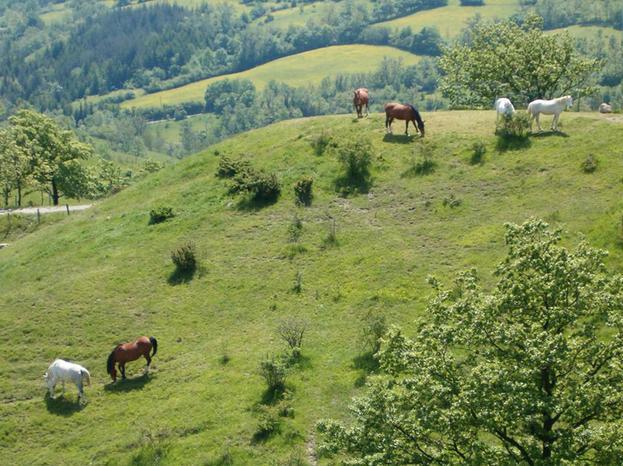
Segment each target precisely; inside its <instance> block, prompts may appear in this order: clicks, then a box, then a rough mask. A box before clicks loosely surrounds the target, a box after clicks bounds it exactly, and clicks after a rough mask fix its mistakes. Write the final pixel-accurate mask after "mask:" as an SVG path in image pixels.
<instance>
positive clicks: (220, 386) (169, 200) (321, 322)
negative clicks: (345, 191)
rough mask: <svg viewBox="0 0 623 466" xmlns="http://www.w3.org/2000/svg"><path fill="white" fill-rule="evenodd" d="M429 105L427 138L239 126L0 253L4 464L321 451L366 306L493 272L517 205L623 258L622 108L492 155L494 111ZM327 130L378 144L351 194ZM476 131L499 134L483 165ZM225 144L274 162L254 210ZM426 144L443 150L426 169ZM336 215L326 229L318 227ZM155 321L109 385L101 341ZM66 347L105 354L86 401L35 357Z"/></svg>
mask: <svg viewBox="0 0 623 466" xmlns="http://www.w3.org/2000/svg"><path fill="white" fill-rule="evenodd" d="M424 118H425V120H426V124H427V137H426V139H425V140H419V139H418V138H416V139H414V140H412V139H407V138H405V137H403V136H399V135H398V134H400V133H401V125H399V124H398V123H397V124H396V126H395V132H396V134H397V135H396V136H393V137H391V136H385V135H384V129H383V118H382V117H381V116H380V115H378V114H376V115H371V117H370V118H369V119H363V120H353V119H352V118H351V117H350V116H334V117H322V118H311V119H301V120H291V121H286V122H282V123H279V124H276V125H272V126H269V127H266V128H263V129H259V130H255V131H252V132H249V133H244V134H241V135H238V136H236V137H234V138H231V139H228V140H225V141H223V142H221V143H220V144H218V145H216V146H213V147H211V148H210V149H209V150H207V151H205V152H203V153H201V154H197V155H195V156H192V157H189V158H188V159H185V160H183V161H181V162H180V163H178V164H175V165H173V166H169V167H167V168H165V169H164V170H162V171H160V172H158V173H157V174H154V175H152V176H150V177H148V178H146V179H145V180H143V181H142V182H140V183H138V184H136V185H134V186H131V187H130V188H128V189H126V190H125V191H123V192H121V193H119V194H118V195H115V196H114V197H112V198H110V199H108V200H106V201H103V202H101V203H100V204H99V205H97V206H96V207H95V208H93V209H92V210H91V211H88V212H84V213H82V214H79V215H75V216H71V217H70V218H66V219H64V220H62V221H60V223H57V224H54V225H49V226H45V227H43V228H41V229H39V230H38V231H37V232H35V233H33V234H31V235H29V236H27V237H25V238H22V239H20V240H18V241H17V242H15V243H14V244H12V245H11V246H10V247H9V248H7V249H4V250H0V294H1V295H2V297H3V298H2V302H1V304H0V307H1V312H0V352H1V353H2V354H3V358H2V359H1V360H0V418H1V419H2V420H3V422H2V423H0V448H1V449H2V451H3V461H5V462H6V463H7V464H50V463H55V464H60V463H62V464H90V463H93V464H154V463H156V462H158V464H176V465H178V464H189V465H190V464H193V465H194V464H305V463H306V462H313V461H312V460H314V461H315V453H314V452H315V449H316V445H317V442H318V441H319V439H318V438H316V436H315V434H314V424H315V422H316V421H317V420H318V419H319V418H322V417H327V416H331V417H337V418H346V417H347V416H348V412H347V409H346V407H347V405H348V403H349V400H350V397H351V396H352V395H354V394H356V393H357V392H358V391H359V390H361V385H362V383H363V381H364V380H365V378H366V376H367V372H366V370H365V366H362V364H361V358H358V356H360V355H361V353H362V348H361V344H360V341H359V336H360V333H361V330H362V326H363V324H362V319H363V318H364V316H365V315H366V314H367V313H368V312H377V313H382V314H383V315H385V316H386V318H387V320H388V321H389V322H390V323H399V324H401V325H402V326H403V327H404V328H405V329H406V330H407V331H408V330H409V329H412V322H413V318H414V316H416V315H419V314H421V313H422V312H424V309H425V301H426V297H427V296H428V295H429V294H430V290H429V289H428V287H427V285H426V284H425V277H426V276H428V275H429V274H434V275H436V276H437V277H438V278H440V279H441V280H444V281H447V280H448V279H449V277H450V276H451V275H452V274H453V273H454V272H456V271H459V270H463V269H465V268H468V267H477V268H478V269H479V270H480V273H481V276H482V278H483V280H484V282H485V283H491V272H492V269H493V267H494V264H495V263H496V262H497V261H498V259H499V258H500V257H501V256H502V254H503V252H504V246H503V237H502V236H503V223H504V222H509V221H510V222H523V221H524V220H525V219H526V218H528V217H531V216H536V217H541V218H545V219H547V220H548V221H549V222H550V223H552V224H554V225H557V226H560V227H561V228H563V231H564V237H565V240H566V241H567V242H573V243H575V242H576V241H577V240H578V239H579V238H580V237H582V235H585V236H586V238H587V239H588V241H589V242H590V243H591V244H592V245H594V246H599V247H603V248H606V249H608V250H610V257H609V259H608V262H609V263H610V265H611V266H613V267H616V268H619V269H620V267H621V259H622V258H623V238H622V237H621V213H622V211H623V203H622V202H621V199H623V197H622V192H623V184H622V183H621V174H622V173H623V158H622V157H621V153H620V144H619V142H620V140H621V138H622V137H623V125H622V124H621V121H620V119H618V120H617V119H616V118H617V117H616V116H614V117H604V116H601V115H599V114H582V113H580V114H574V113H565V114H564V115H563V116H562V118H561V121H562V124H563V130H564V131H565V132H564V133H561V134H550V133H544V134H541V135H535V136H533V137H532V138H531V139H530V146H529V147H527V148H524V149H521V150H516V151H507V152H498V151H496V141H495V137H494V136H493V134H492V133H493V124H494V120H495V115H494V114H493V112H489V111H487V112H464V111H457V112H436V113H432V114H427V115H424ZM323 133H324V134H325V135H330V136H331V138H332V139H333V141H334V142H335V143H337V144H344V143H345V142H347V141H353V140H361V139H362V138H370V140H371V142H372V147H373V150H374V153H375V157H374V161H373V169H372V175H373V182H372V186H371V188H370V190H369V191H368V192H367V193H366V194H360V195H353V196H350V197H341V196H339V195H338V194H337V193H336V189H335V181H336V177H337V176H338V173H339V166H338V163H337V161H336V159H335V157H334V156H333V155H332V154H331V153H330V152H327V153H325V154H323V155H320V156H317V155H315V154H314V153H313V150H312V148H311V146H310V142H311V141H312V140H313V139H314V138H316V137H318V136H319V135H320V134H323ZM478 141H482V142H483V143H484V144H485V145H486V147H487V153H486V155H485V159H484V163H482V164H478V165H472V164H470V155H471V151H472V149H471V146H472V144H473V143H474V142H478ZM589 153H591V154H594V155H595V156H596V158H597V160H598V168H597V171H596V172H595V173H592V174H585V173H583V172H582V170H581V168H580V164H581V162H582V161H584V160H585V158H586V157H587V155H588V154H589ZM216 154H226V155H228V156H230V157H232V158H238V157H246V158H248V160H249V161H250V163H251V164H252V165H253V166H255V167H257V168H262V169H265V170H268V171H273V172H275V173H276V174H277V176H278V178H279V179H280V181H281V183H282V187H283V194H282V196H281V198H280V199H279V201H278V202H276V203H275V204H273V205H269V206H264V207H260V206H254V205H250V204H247V203H244V202H242V203H241V202H240V201H239V200H237V199H235V198H232V197H230V196H229V195H227V183H226V182H225V181H223V180H220V179H218V178H216V177H215V170H216V167H217V163H218V156H217V155H216ZM424 155H427V156H429V157H431V158H432V159H433V161H434V162H435V163H436V166H435V169H434V171H433V172H432V173H430V174H428V175H424V176H414V175H413V164H414V163H415V162H416V161H418V160H420V159H421V158H422V157H423V156H424ZM301 175H311V176H313V177H314V180H315V181H314V201H313V204H312V206H311V207H308V208H296V207H295V206H294V202H293V194H292V184H293V182H294V181H295V180H296V179H297V178H298V177H300V176H301ZM448 199H450V200H452V202H448ZM160 205H168V206H171V207H172V208H173V209H174V211H175V213H176V216H175V217H174V218H173V219H171V220H169V221H167V222H165V223H162V224H159V225H152V226H149V225H148V212H149V209H151V208H153V207H155V206H160ZM295 213H296V215H297V216H298V217H299V219H300V220H301V221H302V222H303V230H302V236H301V239H300V243H299V247H297V248H293V246H292V244H291V243H289V242H288V229H289V226H290V225H291V224H292V219H293V216H294V214H295ZM333 221H335V225H336V234H337V245H333V246H331V245H328V244H327V243H326V242H325V241H324V239H325V238H326V236H327V234H328V231H329V228H330V226H331V224H332V223H333ZM189 240H191V241H193V242H194V243H195V244H196V246H197V249H198V251H199V255H200V259H201V270H200V272H199V273H197V274H196V275H195V276H194V278H193V279H192V280H190V281H187V282H183V283H180V282H178V281H176V280H175V279H174V276H172V272H173V266H172V264H171V262H170V257H169V256H170V252H171V250H172V249H173V248H175V247H176V246H178V245H179V244H181V243H183V242H185V241H189ZM33 264H36V267H33ZM299 272H300V274H301V275H300V277H301V283H302V289H301V291H300V293H297V292H295V291H293V283H294V280H295V277H296V276H297V273H299ZM288 316H300V317H304V318H306V319H307V320H308V321H309V330H308V333H307V334H306V336H305V339H304V341H303V345H302V353H303V360H302V362H301V363H299V364H298V365H296V366H295V367H293V368H292V371H291V373H290V374H289V376H288V382H287V385H288V395H287V401H286V402H287V403H288V404H289V405H290V409H291V410H290V411H289V413H290V416H289V417H283V418H280V419H281V429H280V431H279V432H278V433H276V434H275V435H273V436H272V437H270V438H268V439H263V440H262V439H258V437H257V436H255V433H256V431H257V424H258V418H259V417H260V415H261V414H260V413H261V412H262V409H263V408H262V406H264V405H263V403H266V402H268V401H267V400H266V399H263V396H264V395H265V393H264V389H265V386H264V383H263V381H262V379H261V377H260V376H259V375H258V364H259V361H260V360H261V359H262V357H263V355H266V354H274V353H278V352H280V351H281V350H282V349H283V345H282V343H281V342H280V340H279V338H278V337H277V336H276V333H275V329H276V327H277V326H278V324H279V322H280V321H282V319H284V318H285V317H288ZM143 334H148V335H154V336H156V337H157V338H158V340H159V343H160V345H159V350H158V354H157V355H156V357H155V359H154V362H153V364H152V367H153V373H152V374H151V376H149V377H148V378H147V377H141V376H140V371H141V369H142V366H143V363H142V362H137V363H133V364H131V365H130V366H129V368H128V372H129V377H130V380H128V381H126V382H124V383H119V384H117V385H109V381H110V380H109V378H108V376H107V375H106V373H105V362H106V357H107V355H108V353H109V352H110V350H111V349H112V348H113V346H114V344H115V343H117V342H120V341H127V340H130V339H133V338H135V337H137V336H139V335H143ZM56 357H63V358H68V359H72V360H75V361H76V362H79V363H81V364H84V365H85V366H86V367H87V368H89V369H90V370H91V375H92V379H93V385H92V386H91V387H88V388H87V391H86V393H87V397H88V399H89V403H88V404H87V405H86V406H85V407H84V408H83V409H77V408H76V405H75V403H74V401H75V388H74V387H68V393H67V395H66V397H65V398H64V399H59V400H46V399H44V386H43V381H42V379H41V376H42V374H43V372H44V371H45V369H46V368H47V366H48V364H49V363H50V362H51V361H52V360H53V359H54V358H56ZM288 461H289V463H288ZM297 461H298V462H297ZM327 461H328V460H327V459H326V458H320V462H321V463H326V462H327Z"/></svg>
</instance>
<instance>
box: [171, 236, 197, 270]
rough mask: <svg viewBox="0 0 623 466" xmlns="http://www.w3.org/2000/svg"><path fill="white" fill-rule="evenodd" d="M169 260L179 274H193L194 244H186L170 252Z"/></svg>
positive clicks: (194, 262) (195, 258)
mask: <svg viewBox="0 0 623 466" xmlns="http://www.w3.org/2000/svg"><path fill="white" fill-rule="evenodd" d="M171 260H172V261H173V263H174V264H175V267H176V269H177V271H178V272H180V273H189V272H194V271H195V269H196V268H197V257H196V250H195V244H194V243H192V242H188V243H186V244H183V245H181V246H179V247H178V248H176V249H174V250H173V251H172V252H171Z"/></svg>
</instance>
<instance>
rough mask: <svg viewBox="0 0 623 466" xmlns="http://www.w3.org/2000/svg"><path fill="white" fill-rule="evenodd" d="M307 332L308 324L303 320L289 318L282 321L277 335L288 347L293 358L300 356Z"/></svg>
mask: <svg viewBox="0 0 623 466" xmlns="http://www.w3.org/2000/svg"><path fill="white" fill-rule="evenodd" d="M306 331H307V322H306V321H305V320H303V319H297V318H294V317H289V318H287V319H284V320H282V321H281V323H280V324H279V326H278V327H277V335H279V337H280V338H281V339H282V340H283V341H284V342H285V343H286V344H287V345H288V347H289V348H290V350H291V351H292V355H293V356H295V357H296V356H298V355H300V350H301V348H302V346H303V336H304V335H305V332H306Z"/></svg>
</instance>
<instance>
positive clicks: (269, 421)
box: [254, 406, 281, 440]
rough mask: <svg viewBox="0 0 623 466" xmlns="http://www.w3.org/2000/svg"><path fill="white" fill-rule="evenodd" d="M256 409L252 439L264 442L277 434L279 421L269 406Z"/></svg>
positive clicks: (279, 425)
mask: <svg viewBox="0 0 623 466" xmlns="http://www.w3.org/2000/svg"><path fill="white" fill-rule="evenodd" d="M258 409H259V415H258V420H257V429H256V430H255V435H254V437H255V439H256V440H264V439H267V438H268V437H270V436H271V435H273V434H275V433H277V432H279V430H280V427H281V421H280V419H279V416H278V414H277V413H276V412H275V409H272V408H271V407H269V406H260V407H259V408H258Z"/></svg>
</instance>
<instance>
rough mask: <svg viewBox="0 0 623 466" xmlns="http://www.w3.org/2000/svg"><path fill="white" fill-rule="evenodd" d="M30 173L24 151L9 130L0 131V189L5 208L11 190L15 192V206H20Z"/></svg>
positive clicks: (26, 155)
mask: <svg viewBox="0 0 623 466" xmlns="http://www.w3.org/2000/svg"><path fill="white" fill-rule="evenodd" d="M31 172H32V171H31V167H30V164H29V160H28V154H27V153H26V151H25V150H24V149H23V148H22V147H20V146H18V145H17V143H16V142H15V138H14V137H13V134H12V132H11V131H10V130H9V129H0V189H2V197H3V200H4V206H5V207H6V206H8V205H9V196H10V194H11V191H13V190H16V191H17V206H18V207H19V206H21V205H22V191H23V189H24V187H25V186H26V184H27V183H28V181H29V179H30V175H31Z"/></svg>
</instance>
